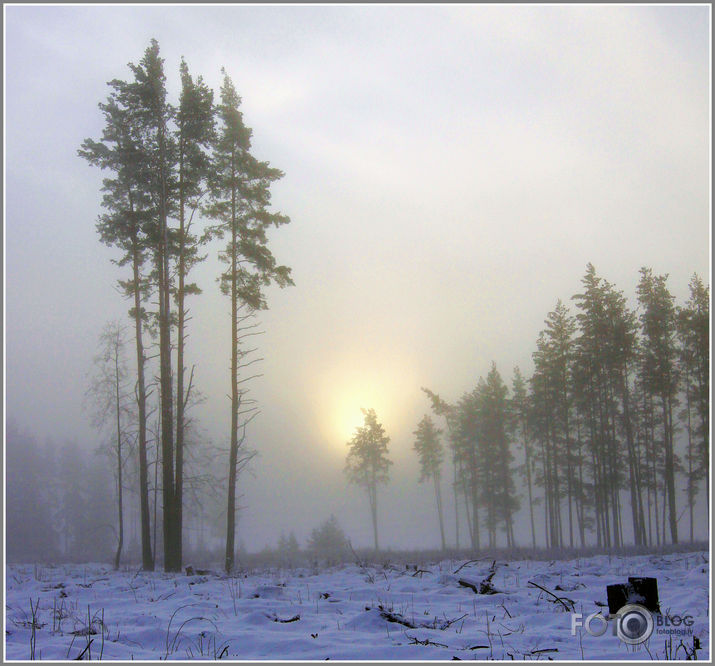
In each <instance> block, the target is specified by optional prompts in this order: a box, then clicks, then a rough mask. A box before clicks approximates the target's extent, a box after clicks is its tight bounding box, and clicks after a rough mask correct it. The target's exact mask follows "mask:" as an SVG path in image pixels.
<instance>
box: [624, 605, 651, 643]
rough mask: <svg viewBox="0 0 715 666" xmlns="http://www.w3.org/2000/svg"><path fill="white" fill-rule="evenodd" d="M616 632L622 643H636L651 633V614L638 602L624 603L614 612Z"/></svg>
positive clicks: (644, 639)
mask: <svg viewBox="0 0 715 666" xmlns="http://www.w3.org/2000/svg"><path fill="white" fill-rule="evenodd" d="M616 633H617V634H618V638H620V639H621V640H622V641H623V642H624V643H628V644H629V645H638V644H639V643H643V642H644V641H646V640H648V638H649V637H650V635H651V634H652V633H653V616H652V615H651V613H650V611H649V610H648V609H647V608H644V607H643V606H640V605H638V604H626V605H625V606H623V607H622V608H621V609H620V610H619V611H618V613H617V614H616Z"/></svg>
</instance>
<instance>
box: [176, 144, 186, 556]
mask: <svg viewBox="0 0 715 666" xmlns="http://www.w3.org/2000/svg"><path fill="white" fill-rule="evenodd" d="M183 166H184V153H183V149H182V150H181V152H180V159H179V265H178V273H179V288H178V291H177V294H176V301H177V303H176V307H177V310H178V322H177V331H176V472H175V473H176V479H175V484H174V493H175V502H176V531H177V534H178V535H179V536H178V539H177V543H176V551H177V552H176V557H177V559H178V561H179V563H181V561H182V559H183V552H182V551H183V547H182V538H181V535H182V534H183V521H184V499H183V495H184V371H185V369H184V342H185V340H184V322H185V316H186V313H185V311H184V281H185V275H186V263H185V256H184V255H185V231H186V229H185V219H184V214H185V211H184V183H183V175H184V168H183Z"/></svg>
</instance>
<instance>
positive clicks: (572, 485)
mask: <svg viewBox="0 0 715 666" xmlns="http://www.w3.org/2000/svg"><path fill="white" fill-rule="evenodd" d="M667 281H668V276H667V275H657V274H654V272H653V270H652V269H650V268H642V269H641V270H640V280H639V282H638V285H637V292H636V293H637V305H636V307H635V308H631V307H630V306H629V304H628V300H627V298H626V297H625V296H624V294H623V292H622V291H621V290H619V289H617V288H616V286H615V285H613V284H611V283H610V282H608V281H607V280H606V279H604V278H603V277H601V276H599V275H598V274H597V273H596V269H595V268H594V266H593V265H592V264H588V266H587V268H586V272H585V275H584V276H583V278H582V280H581V285H582V288H581V290H580V292H579V293H577V294H575V295H574V296H573V297H572V299H571V300H572V302H573V308H569V306H568V305H567V304H565V303H563V302H562V301H561V300H559V301H557V303H556V306H555V307H554V309H553V310H552V311H551V312H549V313H548V314H547V316H546V319H545V322H544V323H545V328H544V329H543V330H542V331H541V332H540V333H539V335H538V337H537V340H536V349H535V351H534V352H533V354H532V358H533V363H534V370H533V373H532V375H531V377H529V378H526V377H524V376H523V374H522V372H521V371H520V369H519V368H518V367H517V368H515V369H514V373H513V376H512V379H511V391H510V390H509V388H508V387H507V385H506V383H505V382H504V380H503V378H502V376H501V374H500V373H499V371H498V369H497V367H496V364H494V363H492V365H491V369H490V370H489V373H488V374H487V376H486V378H484V377H482V378H479V380H478V382H477V385H476V387H475V388H474V389H473V390H471V391H468V392H466V393H464V394H463V395H462V396H461V397H460V398H459V399H458V400H456V401H454V402H447V401H446V400H445V399H443V398H442V397H441V396H440V395H439V394H438V393H436V392H434V391H432V390H430V389H427V388H423V389H422V390H423V391H424V393H425V395H426V396H427V398H428V399H429V401H430V404H431V411H432V414H431V415H430V414H425V415H424V417H423V418H422V420H421V421H420V422H419V424H418V425H417V429H416V430H415V431H414V437H415V438H414V450H415V451H416V453H417V455H418V457H419V462H420V481H421V482H422V481H429V482H431V483H432V484H433V486H434V493H435V503H436V509H437V517H438V522H439V529H440V539H441V544H442V548H443V549H444V548H446V538H445V516H444V511H443V503H442V495H441V481H442V466H443V462H444V459H445V455H446V454H448V455H449V458H450V459H451V463H452V491H453V500H454V510H455V517H454V526H455V539H456V546H457V548H459V547H460V524H463V523H466V525H467V531H468V543H469V545H470V546H471V548H472V549H474V550H479V549H480V548H482V547H484V546H488V547H490V548H493V547H495V546H496V544H497V533H498V532H500V533H502V534H503V538H504V541H505V545H506V546H507V547H509V548H511V547H513V546H515V545H517V544H516V541H517V535H515V529H514V524H515V519H514V516H515V513H516V512H517V511H518V510H519V508H520V507H521V503H522V501H525V502H526V508H527V509H528V518H529V521H528V525H529V533H528V534H527V535H524V534H521V535H518V536H519V537H520V538H521V539H522V544H523V543H524V541H526V540H528V542H530V543H531V546H532V547H533V548H536V546H537V525H540V526H541V529H540V530H538V531H540V533H541V534H543V542H544V545H546V546H547V547H552V548H561V547H564V546H568V547H585V546H586V545H587V543H589V544H590V543H592V542H593V541H595V545H596V546H597V547H599V548H612V547H620V546H623V545H625V544H626V542H627V541H628V535H629V534H630V540H631V541H632V543H633V544H634V545H636V546H649V547H652V546H659V545H662V544H666V543H672V544H677V543H679V542H680V541H682V540H683V535H682V534H681V533H680V532H679V529H678V523H679V520H680V518H681V517H682V515H683V514H684V511H686V510H687V511H688V513H689V519H690V520H689V534H688V538H689V540H690V541H691V542H692V541H693V540H694V525H695V516H694V507H695V504H696V499H697V497H698V495H699V494H700V495H703V496H704V502H705V504H706V505H708V503H709V496H710V486H709V464H710V461H709V449H710V441H709V428H710V423H709V413H710V411H709V410H710V403H709V392H710V385H709V376H710V375H709V369H710V358H709V332H710V310H709V302H710V288H709V286H706V285H705V284H704V283H703V281H702V279H701V278H700V277H699V276H698V275H697V274H695V275H693V277H692V279H691V281H690V284H689V291H690V296H689V298H688V300H687V301H686V302H685V303H683V304H681V305H676V303H675V298H674V297H673V295H672V294H671V293H670V291H669V289H668V284H667ZM433 417H434V418H436V419H438V420H439V426H441V427H438V425H436V424H435V421H434V420H433ZM388 442H389V438H388V437H387V436H386V434H385V432H384V428H383V427H382V425H381V424H379V423H378V422H377V418H376V415H375V412H374V410H367V411H365V424H364V425H363V426H362V427H360V428H358V429H357V430H356V433H355V436H354V437H353V438H352V439H351V440H350V442H348V445H349V447H350V449H349V453H348V456H347V464H346V468H345V471H346V473H347V475H348V479H349V480H350V481H351V482H354V483H357V484H359V485H361V486H362V487H364V488H365V489H366V491H367V493H368V497H369V500H370V513H371V518H372V525H373V532H374V546H375V549H376V550H377V548H378V537H377V487H378V485H380V484H381V483H386V482H387V481H388V478H389V476H388V472H389V466H390V465H391V464H392V463H391V461H390V460H389V457H388V449H387V444H388ZM515 454H517V455H518V457H519V460H520V462H519V464H516V463H515V460H516V455H515ZM517 488H524V489H525V493H520V492H518V491H517ZM460 512H463V514H462V515H463V519H460ZM708 526H709V523H708V524H707V525H706V528H707V527H708Z"/></svg>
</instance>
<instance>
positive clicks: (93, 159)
mask: <svg viewBox="0 0 715 666" xmlns="http://www.w3.org/2000/svg"><path fill="white" fill-rule="evenodd" d="M129 69H130V70H131V74H132V76H131V78H130V79H129V80H120V79H113V80H111V81H110V82H109V83H108V86H109V89H110V92H109V95H108V98H107V100H106V102H102V103H100V104H99V108H100V110H101V111H102V114H103V116H104V121H105V125H104V130H103V133H102V136H101V138H100V139H99V140H94V139H87V140H85V141H84V142H83V143H82V146H81V148H80V149H79V151H78V153H79V156H80V157H82V158H83V159H85V160H87V162H89V164H90V165H92V166H95V167H99V168H101V169H102V170H103V171H105V172H107V174H108V175H107V176H106V177H105V178H104V180H103V186H102V191H103V198H102V207H103V209H104V212H103V213H102V214H101V215H100V216H99V220H98V222H97V231H98V234H99V238H100V240H101V242H102V243H104V244H105V245H108V246H110V247H112V248H115V249H116V250H118V253H119V256H118V258H117V259H115V260H114V263H116V264H117V265H118V266H119V267H121V268H123V269H124V271H125V274H124V275H123V277H122V278H121V279H120V280H119V287H120V290H121V293H122V295H123V296H124V297H125V298H126V299H127V300H128V301H129V305H130V307H129V315H130V317H131V321H132V323H133V329H134V330H133V340H134V346H135V363H134V365H135V369H134V373H133V377H132V381H131V382H130V384H132V387H133V388H132V391H131V392H130V394H131V396H132V397H131V399H130V403H131V409H127V406H126V404H123V403H122V400H121V396H120V392H119V389H118V386H119V383H120V380H119V377H118V376H117V374H118V372H119V370H118V365H116V364H115V367H114V373H115V376H114V380H115V382H114V383H115V384H116V386H115V388H116V391H115V395H114V398H115V399H114V408H113V409H114V414H115V417H116V421H117V427H116V443H115V448H116V453H117V465H118V468H117V469H118V470H119V471H118V475H119V477H120V479H119V480H118V488H119V490H120V492H119V493H118V497H119V507H118V511H119V515H120V516H121V515H122V503H121V487H122V484H121V461H122V452H121V451H122V438H123V436H124V434H125V433H124V431H125V429H126V428H124V427H123V426H122V418H125V419H126V418H131V419H132V421H133V423H134V424H135V432H136V437H135V439H136V452H137V457H138V484H139V498H140V516H141V521H140V522H141V551H142V566H143V568H144V569H145V570H153V568H154V566H155V561H156V552H155V545H156V538H154V537H153V535H152V525H154V526H155V525H156V518H154V520H152V516H151V515H150V506H151V503H150V497H149V487H150V482H149V466H150V463H149V459H148V443H149V434H148V427H149V426H148V423H149V418H150V416H151V415H152V414H153V409H154V407H153V405H152V398H154V399H155V400H156V403H157V407H156V412H157V417H158V429H157V441H158V443H159V444H160V446H159V447H158V452H157V461H156V465H155V470H158V469H159V468H160V469H161V478H160V481H159V480H158V479H157V481H156V483H155V484H154V487H155V488H156V487H157V486H158V485H160V487H161V506H162V512H161V524H162V542H163V565H164V569H165V570H166V571H179V570H180V569H181V564H182V534H183V522H184V519H183V508H184V503H185V502H184V494H185V487H184V484H185V456H186V437H187V432H188V429H189V427H190V419H189V418H188V416H187V410H188V408H189V407H190V405H191V401H192V399H193V397H195V396H194V394H195V386H194V368H193V367H192V368H191V369H189V368H188V367H187V360H186V359H187V339H188V325H189V321H190V319H191V316H190V308H189V302H188V299H189V297H191V296H194V295H196V294H199V293H200V289H199V287H198V286H197V285H196V284H195V283H194V282H192V281H191V275H190V274H191V270H192V268H194V267H195V266H196V264H197V263H198V262H200V261H202V260H203V259H205V258H206V254H204V253H203V247H204V245H205V244H206V243H207V242H208V241H209V240H211V239H213V238H223V239H224V240H225V241H226V245H225V247H224V249H223V250H222V251H221V252H220V253H219V259H220V260H221V261H222V262H223V263H224V264H225V266H226V268H225V270H224V271H223V272H221V274H220V275H219V276H217V279H218V281H219V284H220V289H221V291H222V292H223V293H224V294H226V295H227V296H228V297H229V299H230V326H231V350H230V358H231V365H230V377H229V378H228V379H229V382H230V386H231V391H230V400H231V416H230V423H229V424H227V428H228V429H229V439H230V445H229V456H228V458H229V459H228V461H227V477H228V484H227V492H226V510H227V522H226V548H225V568H226V570H227V571H230V570H231V569H232V568H233V564H234V552H235V513H236V509H237V497H236V482H237V477H238V474H239V472H240V470H241V469H242V467H243V466H245V464H246V463H247V461H248V459H250V456H251V453H250V451H249V450H248V447H247V445H246V428H247V426H248V424H249V423H250V421H251V419H252V418H253V417H254V416H255V414H256V405H255V404H254V402H253V401H252V400H251V399H250V397H249V396H248V388H247V382H249V381H250V379H251V378H252V377H251V374H250V371H247V368H249V366H251V365H252V364H253V363H255V362H256V361H257V360H258V359H255V358H253V357H252V356H251V354H252V353H253V352H254V351H255V349H253V348H251V347H250V345H248V344H247V343H248V341H249V339H250V337H251V336H252V335H254V334H257V333H258V331H257V330H256V329H257V324H256V322H255V313H256V312H257V311H259V310H262V309H265V308H266V307H267V303H266V298H265V288H266V287H267V286H269V285H270V284H277V285H278V286H280V287H285V286H288V285H292V284H293V282H292V280H291V276H290V269H289V268H288V267H286V266H283V265H280V264H279V263H278V262H277V261H276V259H275V257H274V256H273V254H272V252H271V250H270V248H269V244H268V235H267V232H268V230H269V229H270V228H271V227H279V226H282V225H284V224H287V223H288V222H289V218H288V217H287V216H285V215H283V214H281V213H276V212H272V211H271V210H270V204H271V193H270V188H271V185H272V184H273V183H274V182H275V181H277V180H279V179H280V178H281V177H282V176H283V173H282V172H281V171H280V170H278V169H275V168H273V167H271V166H270V165H269V164H268V163H267V162H261V161H259V160H258V159H256V158H255V157H254V156H253V154H252V153H251V136H252V132H251V130H250V128H248V127H247V126H246V125H245V124H244V122H243V115H242V113H241V111H240V104H241V98H240V96H239V95H238V93H237V91H236V89H235V87H234V85H233V83H232V81H231V78H230V77H229V76H228V74H227V73H226V72H225V71H224V70H222V74H223V85H222V87H221V90H220V100H219V102H218V103H215V102H214V93H213V91H212V90H211V89H210V88H209V87H208V86H207V85H206V84H205V83H204V81H203V78H202V77H201V76H198V77H196V78H194V77H193V76H192V75H191V73H190V72H189V68H188V65H187V64H186V62H185V61H184V60H183V59H182V60H181V63H180V65H179V72H178V73H179V76H180V84H181V89H180V94H179V99H178V102H177V103H176V104H172V103H171V102H170V101H169V99H168V94H167V89H166V76H165V73H164V61H163V59H162V58H161V57H160V55H159V45H158V43H157V42H156V40H152V41H151V44H150V46H149V47H148V48H147V49H146V51H145V53H144V56H143V58H142V59H141V61H140V62H139V63H138V64H133V63H129ZM199 221H203V225H202V228H201V229H199V228H198V225H199ZM110 356H111V354H110ZM110 365H111V363H110ZM154 365H157V366H158V367H156V368H154ZM154 370H155V372H153V371H154ZM111 374H112V368H111V367H110V369H109V375H110V376H111ZM153 374H155V375H156V377H157V379H156V381H153V380H152V379H151V377H152V375H153ZM111 383H112V382H111V381H110V384H111ZM120 541H121V540H120ZM120 551H121V545H120V549H119V551H118V553H117V562H118V556H119V552H120Z"/></svg>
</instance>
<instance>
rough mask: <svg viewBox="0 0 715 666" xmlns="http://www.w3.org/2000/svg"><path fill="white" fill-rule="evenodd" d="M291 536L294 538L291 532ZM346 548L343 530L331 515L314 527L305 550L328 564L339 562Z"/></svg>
mask: <svg viewBox="0 0 715 666" xmlns="http://www.w3.org/2000/svg"><path fill="white" fill-rule="evenodd" d="M291 536H292V537H293V539H295V537H294V536H293V535H292V534H291ZM297 545H298V544H297V542H296V546H297ZM348 549H349V544H348V539H347V537H346V536H345V532H343V529H342V528H341V527H340V525H339V523H338V520H337V518H336V517H335V516H333V515H331V516H330V518H328V519H327V520H326V521H325V522H324V523H323V524H322V525H320V526H319V527H316V528H315V529H314V530H313V531H312V532H311V533H310V537H309V538H308V544H307V550H308V551H309V552H310V553H311V554H312V555H313V557H315V558H316V559H324V560H325V561H326V562H327V563H328V564H334V563H337V562H340V561H341V560H342V559H343V558H344V557H345V555H346V554H347V551H348Z"/></svg>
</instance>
